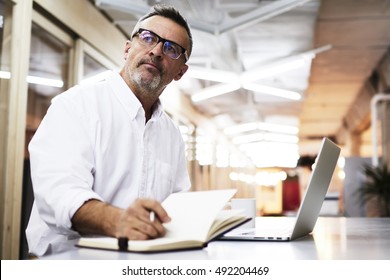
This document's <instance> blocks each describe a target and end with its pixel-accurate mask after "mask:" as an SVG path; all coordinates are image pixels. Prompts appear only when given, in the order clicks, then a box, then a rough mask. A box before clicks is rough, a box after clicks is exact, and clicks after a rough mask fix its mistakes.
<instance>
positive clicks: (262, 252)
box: [42, 217, 390, 260]
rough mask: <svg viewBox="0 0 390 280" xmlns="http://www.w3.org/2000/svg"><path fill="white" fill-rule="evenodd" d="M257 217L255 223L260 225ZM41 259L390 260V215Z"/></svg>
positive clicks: (77, 250)
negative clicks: (309, 229) (200, 245)
mask: <svg viewBox="0 0 390 280" xmlns="http://www.w3.org/2000/svg"><path fill="white" fill-rule="evenodd" d="M260 222H261V221H260V219H258V218H257V220H256V226H261V224H260ZM42 259H62V260H64V259H88V260H99V259H104V260H132V259H135V260H144V259H147V260H229V259H240V260H245V259H267V260H318V259H328V260H329V259H335V260H343V259H346V260H390V218H339V217H337V218H333V217H320V218H319V219H318V221H317V224H316V226H315V228H314V231H313V234H311V235H309V236H307V237H304V238H301V239H299V240H295V241H291V242H267V241H255V242H253V241H213V242H211V243H209V245H208V247H207V248H204V249H202V250H190V251H181V252H169V253H157V254H140V253H122V252H116V251H105V250H96V249H86V248H74V249H73V250H70V251H67V252H63V253H60V254H56V255H50V256H45V257H42Z"/></svg>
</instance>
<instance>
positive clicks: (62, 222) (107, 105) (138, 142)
mask: <svg viewBox="0 0 390 280" xmlns="http://www.w3.org/2000/svg"><path fill="white" fill-rule="evenodd" d="M29 151H30V160H31V174H32V175H31V176H32V181H33V187H34V196H35V201H34V205H33V209H32V213H31V217H30V221H29V224H28V227H27V230H26V235H27V240H28V245H29V250H30V252H31V253H33V254H35V255H37V256H40V255H43V254H46V253H53V252H60V251H63V250H66V249H68V248H69V246H72V245H73V244H74V243H75V241H76V238H78V237H79V235H78V234H77V232H75V231H73V230H72V229H71V218H72V216H73V215H74V213H75V212H76V210H77V209H78V208H79V207H80V206H81V205H82V204H83V203H84V202H85V201H87V200H90V199H98V200H101V201H105V202H108V203H110V204H112V205H115V206H117V207H121V208H127V207H128V206H129V205H130V204H131V203H132V202H133V201H134V200H135V199H137V198H139V197H147V198H154V199H157V200H159V201H162V200H164V199H165V198H166V197H167V196H168V195H169V194H171V193H173V192H178V191H185V190H188V189H189V188H190V180H189V177H188V173H187V169H186V160H185V153H184V143H183V140H182V137H181V134H180V131H179V130H178V128H177V126H176V125H175V124H174V123H173V122H172V120H171V119H170V118H169V117H168V116H167V114H166V113H164V112H163V109H162V107H161V104H160V102H158V103H157V106H155V109H154V111H153V115H152V117H151V119H150V120H149V121H148V122H147V123H146V124H145V112H144V110H143V108H142V106H141V103H140V102H139V100H138V99H137V98H136V97H135V95H134V94H133V93H132V92H131V90H130V89H129V87H128V86H127V84H126V83H125V82H124V80H123V79H122V78H121V76H120V75H119V74H118V73H112V74H111V75H110V76H109V77H108V78H107V79H106V81H103V82H100V83H98V84H94V85H84V86H75V87H73V88H71V89H69V90H68V91H66V92H64V93H62V94H60V95H59V96H57V97H55V98H54V100H53V102H52V104H51V106H50V108H49V110H48V112H47V114H46V116H45V117H44V119H43V120H42V123H41V125H40V126H39V128H38V130H37V132H36V133H35V135H34V137H33V139H32V141H31V142H30V144H29Z"/></svg>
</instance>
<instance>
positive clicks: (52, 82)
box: [27, 76, 64, 88]
mask: <svg viewBox="0 0 390 280" xmlns="http://www.w3.org/2000/svg"><path fill="white" fill-rule="evenodd" d="M27 82H28V83H30V84H36V85H43V86H49V87H56V88H62V87H63V86H64V82H63V81H62V80H58V79H49V78H42V77H36V76H27Z"/></svg>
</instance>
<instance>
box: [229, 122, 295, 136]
mask: <svg viewBox="0 0 390 280" xmlns="http://www.w3.org/2000/svg"><path fill="white" fill-rule="evenodd" d="M253 130H264V131H270V132H279V133H287V134H298V132H299V129H298V127H296V126H292V125H281V124H274V123H267V122H250V123H243V124H239V125H234V126H229V127H227V128H225V129H224V133H225V134H226V135H233V134H239V133H243V132H248V131H253Z"/></svg>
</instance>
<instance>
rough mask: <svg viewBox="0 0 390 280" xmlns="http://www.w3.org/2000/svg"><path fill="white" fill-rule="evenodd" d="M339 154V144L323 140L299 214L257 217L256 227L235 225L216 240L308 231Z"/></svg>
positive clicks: (282, 237)
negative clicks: (291, 217) (237, 226)
mask: <svg viewBox="0 0 390 280" xmlns="http://www.w3.org/2000/svg"><path fill="white" fill-rule="evenodd" d="M339 155H340V148H339V147H338V146H337V145H336V144H334V143H333V142H332V141H331V140H329V139H327V138H324V139H323V140H322V144H321V148H320V152H319V154H318V156H317V160H316V166H315V168H314V170H313V171H312V174H311V178H310V181H309V183H308V186H307V189H306V193H305V196H304V198H303V200H302V202H301V205H300V207H299V210H298V214H297V216H296V217H295V218H293V219H292V220H291V219H289V218H286V217H272V218H270V217H264V218H257V219H256V224H257V226H256V228H252V229H251V228H237V229H235V230H232V231H230V232H228V233H226V234H224V235H223V236H222V237H220V238H219V240H252V241H267V240H268V241H290V240H294V239H297V238H300V237H303V236H306V235H308V234H309V233H311V232H312V231H313V229H314V226H315V223H316V221H317V218H318V215H319V213H320V210H321V207H322V204H323V201H324V199H325V195H326V193H327V191H328V188H329V184H330V181H331V179H332V176H333V172H334V170H335V167H336V164H337V160H338V158H339Z"/></svg>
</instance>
